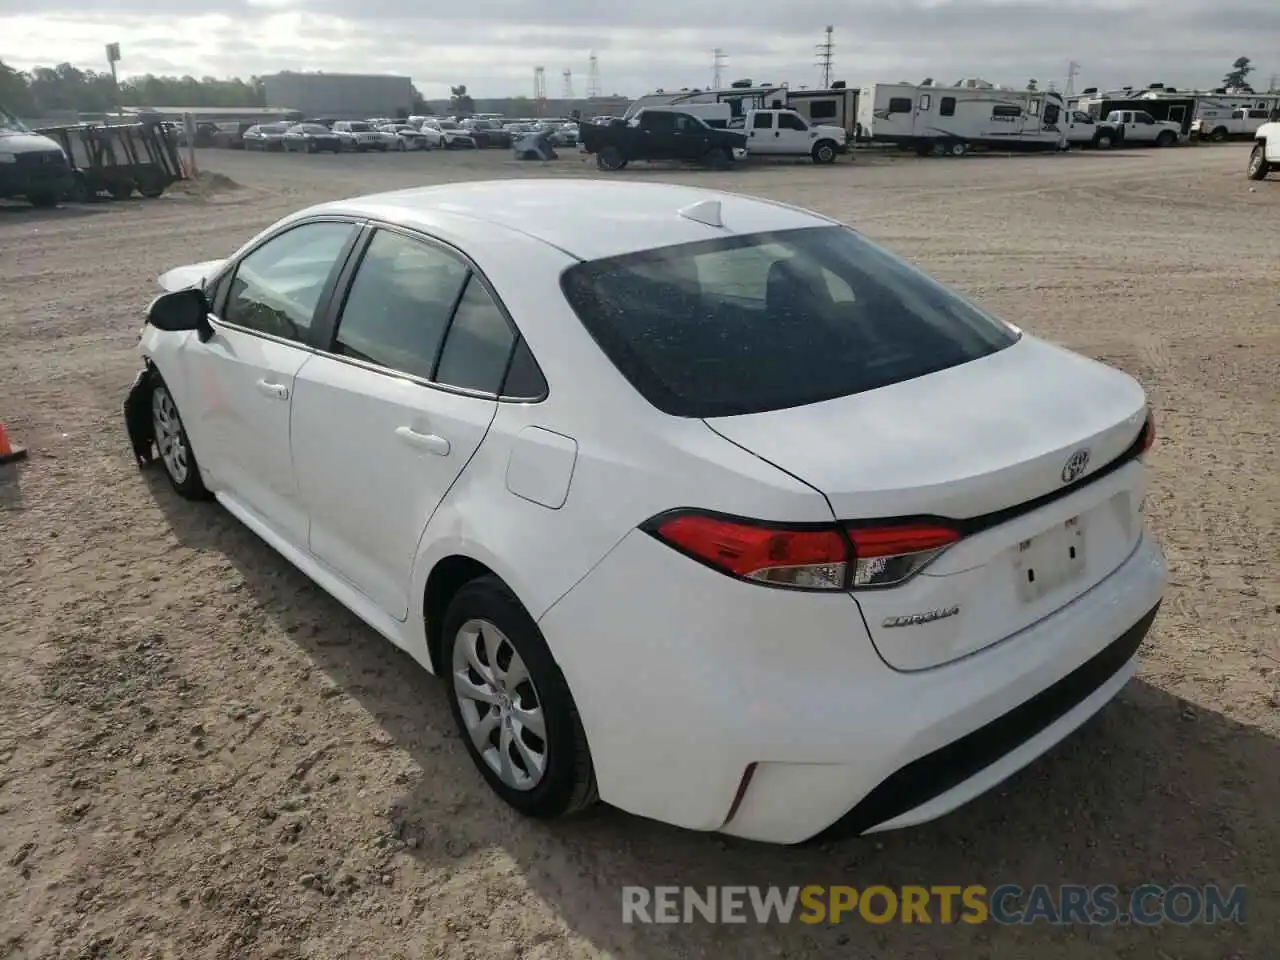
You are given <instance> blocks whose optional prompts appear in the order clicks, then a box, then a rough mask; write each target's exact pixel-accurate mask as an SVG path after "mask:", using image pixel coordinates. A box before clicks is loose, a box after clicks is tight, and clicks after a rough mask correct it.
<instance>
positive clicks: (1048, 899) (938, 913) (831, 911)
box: [622, 884, 1246, 926]
mask: <svg viewBox="0 0 1280 960" xmlns="http://www.w3.org/2000/svg"><path fill="white" fill-rule="evenodd" d="M1245 899H1246V889H1245V888H1244V887H1242V886H1236V887H1232V888H1231V889H1229V890H1227V889H1224V888H1222V887H1218V886H1215V885H1208V886H1192V885H1190V884H1178V885H1174V886H1167V887H1166V886H1160V885H1157V884H1142V885H1140V886H1138V887H1135V888H1134V889H1133V890H1131V891H1129V892H1127V893H1124V892H1122V891H1121V890H1120V888H1119V887H1117V886H1114V885H1111V884H1099V885H1094V886H1085V885H1080V884H1064V885H1060V886H1049V885H1047V884H1036V885H1034V886H1030V887H1021V886H1018V885H1016V884H1001V885H999V886H995V887H990V888H988V887H986V886H983V885H979V884H970V885H968V886H959V885H955V886H945V885H937V886H929V887H925V886H902V887H890V886H869V887H864V888H862V889H859V888H857V887H848V886H820V885H810V886H805V887H758V886H750V887H748V886H741V887H733V886H725V887H702V888H697V887H674V886H673V887H623V888H622V921H623V923H792V922H796V921H798V922H800V923H809V924H818V923H828V924H836V923H849V922H855V923H856V922H862V923H872V924H887V923H925V924H934V923H937V924H950V923H966V924H982V923H998V924H1034V923H1039V922H1043V923H1048V924H1054V925H1059V924H1085V925H1110V924H1138V925H1143V926H1153V925H1156V924H1164V923H1172V924H1177V925H1182V926H1188V925H1191V924H1200V923H1223V922H1231V923H1243V922H1244V914H1245Z"/></svg>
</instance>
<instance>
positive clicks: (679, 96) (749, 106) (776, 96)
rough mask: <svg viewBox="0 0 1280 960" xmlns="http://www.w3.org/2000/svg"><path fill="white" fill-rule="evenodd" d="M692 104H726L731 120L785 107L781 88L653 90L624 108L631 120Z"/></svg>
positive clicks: (785, 90)
mask: <svg viewBox="0 0 1280 960" xmlns="http://www.w3.org/2000/svg"><path fill="white" fill-rule="evenodd" d="M696 103H727V104H728V105H729V108H730V111H731V113H732V115H733V116H735V117H740V116H743V115H744V114H745V113H746V112H747V111H748V110H781V109H783V108H784V107H786V105H787V88H786V87H785V86H775V85H769V86H760V87H729V88H725V89H721V90H655V91H654V92H653V93H646V94H645V95H644V96H642V97H640V98H638V99H637V100H636V101H635V102H634V103H632V104H631V106H629V107H628V108H627V112H626V113H625V114H624V115H623V117H624V119H628V120H629V119H631V117H632V116H634V115H635V114H637V113H639V112H640V111H641V110H643V109H644V108H645V107H675V106H685V105H687V104H696Z"/></svg>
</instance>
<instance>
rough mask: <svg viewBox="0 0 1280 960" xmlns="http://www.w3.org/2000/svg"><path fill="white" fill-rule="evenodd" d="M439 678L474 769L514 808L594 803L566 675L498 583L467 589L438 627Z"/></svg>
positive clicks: (542, 810) (481, 582)
mask: <svg viewBox="0 0 1280 960" xmlns="http://www.w3.org/2000/svg"><path fill="white" fill-rule="evenodd" d="M442 636H443V638H444V640H443V643H442V647H443V649H442V650H441V657H440V666H441V671H440V672H441V674H442V675H443V677H444V680H445V685H446V688H447V691H448V697H449V707H450V710H451V711H452V713H453V718H454V722H455V723H457V725H458V730H459V731H460V733H461V735H462V738H463V742H464V743H465V744H466V748H467V752H468V753H469V754H470V755H471V759H472V761H473V762H474V763H475V765H476V768H477V769H478V770H479V771H480V774H481V776H483V777H484V779H485V781H486V782H487V783H488V784H489V787H490V788H491V789H492V790H493V791H494V792H495V793H496V794H497V795H498V796H499V797H501V798H502V799H503V800H505V801H506V802H507V803H508V804H509V805H510V806H512V807H514V808H515V809H516V810H518V811H520V812H521V813H523V814H525V815H526V816H530V817H536V818H538V819H553V818H556V817H562V816H566V815H568V814H572V813H576V812H578V811H580V810H585V809H586V808H588V807H590V806H591V805H593V804H594V803H595V802H596V800H597V799H598V794H597V792H596V781H595V771H594V768H593V767H592V764H591V754H590V751H589V750H588V748H587V738H586V733H585V732H584V730H583V728H582V721H581V720H580V719H579V717H578V709H577V707H576V706H575V704H574V702H573V696H572V694H570V692H569V686H568V684H567V683H566V682H565V679H564V675H563V674H562V673H561V672H560V668H559V667H558V666H557V665H556V662H555V660H554V658H553V657H552V656H551V651H550V649H549V648H548V647H547V644H546V641H545V640H544V639H543V638H542V633H541V631H539V629H538V626H537V624H536V623H534V621H533V618H532V617H530V616H529V614H528V612H527V611H525V609H524V607H523V606H521V604H520V602H519V600H517V599H516V597H515V595H514V594H512V593H511V591H510V590H509V589H508V588H507V586H506V585H505V584H504V583H503V582H502V581H501V580H499V579H498V578H497V577H495V576H492V575H490V576H484V577H480V578H478V579H476V580H472V581H471V582H470V583H467V584H466V585H464V586H463V587H462V588H461V589H460V590H459V591H458V592H457V594H456V595H455V596H454V598H453V600H452V602H450V604H449V608H448V611H447V612H446V613H445V617H444V621H443V624H442Z"/></svg>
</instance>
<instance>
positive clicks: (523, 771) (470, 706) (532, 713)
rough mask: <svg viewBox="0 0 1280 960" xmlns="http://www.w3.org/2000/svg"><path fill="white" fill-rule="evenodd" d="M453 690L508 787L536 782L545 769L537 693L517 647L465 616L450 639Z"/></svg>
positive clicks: (475, 739)
mask: <svg viewBox="0 0 1280 960" xmlns="http://www.w3.org/2000/svg"><path fill="white" fill-rule="evenodd" d="M453 689H454V692H455V693H456V694H457V697H458V706H459V709H460V711H461V713H462V722H463V725H464V726H465V727H466V730H467V735H468V736H470V737H471V742H472V743H473V744H474V745H475V748H476V751H477V752H478V753H479V754H480V756H481V757H482V758H483V759H484V762H485V763H486V764H487V765H488V766H489V768H490V769H491V770H492V771H493V772H494V773H496V774H497V775H498V778H499V779H500V780H501V781H502V782H503V783H504V784H505V785H506V786H508V787H510V788H512V789H513V790H520V791H528V790H532V789H533V788H534V787H536V786H537V785H538V784H539V783H540V782H541V780H542V778H543V775H544V774H545V773H546V770H547V753H548V748H547V726H546V718H545V716H544V715H543V712H542V698H541V697H540V696H539V695H538V690H537V688H536V687H535V686H534V684H533V678H532V677H531V676H530V675H529V668H528V667H527V666H526V665H525V662H524V660H523V659H522V658H521V656H520V654H519V653H518V652H517V651H516V648H515V647H514V646H513V645H512V643H511V641H510V640H509V639H507V636H506V634H504V633H503V632H502V631H501V630H499V629H498V628H497V627H496V626H494V625H493V624H492V623H490V622H488V621H487V620H468V621H467V622H466V623H464V624H463V625H462V627H461V628H459V630H458V633H457V636H456V637H455V638H454V643H453Z"/></svg>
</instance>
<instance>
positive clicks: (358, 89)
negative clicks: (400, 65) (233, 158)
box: [262, 72, 413, 120]
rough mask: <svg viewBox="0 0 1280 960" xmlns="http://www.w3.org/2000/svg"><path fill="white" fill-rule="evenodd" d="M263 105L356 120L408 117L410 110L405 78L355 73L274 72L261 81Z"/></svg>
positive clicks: (410, 88) (409, 87) (410, 97)
mask: <svg viewBox="0 0 1280 960" xmlns="http://www.w3.org/2000/svg"><path fill="white" fill-rule="evenodd" d="M262 85H263V89H264V91H265V93H266V99H267V106H268V107H274V108H278V109H290V110H298V111H300V112H301V113H302V114H303V116H306V117H334V118H336V119H338V120H358V119H364V118H366V117H394V116H399V115H408V114H409V113H410V112H411V111H412V109H413V81H412V79H410V78H409V77H394V76H389V75H385V74H357V73H293V72H285V73H277V74H273V75H271V76H269V77H263V78H262Z"/></svg>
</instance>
